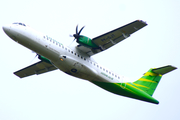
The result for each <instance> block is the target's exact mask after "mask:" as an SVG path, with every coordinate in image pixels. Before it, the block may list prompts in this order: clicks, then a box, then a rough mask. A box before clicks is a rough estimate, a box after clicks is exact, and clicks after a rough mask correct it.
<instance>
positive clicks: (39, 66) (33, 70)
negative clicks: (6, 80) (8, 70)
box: [14, 61, 57, 78]
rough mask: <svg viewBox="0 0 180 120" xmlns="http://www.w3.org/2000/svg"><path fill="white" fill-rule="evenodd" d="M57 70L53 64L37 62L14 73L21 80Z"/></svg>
mask: <svg viewBox="0 0 180 120" xmlns="http://www.w3.org/2000/svg"><path fill="white" fill-rule="evenodd" d="M56 69H57V68H56V67H54V66H53V65H52V64H49V63H47V62H44V61H40V62H37V63H35V64H33V65H30V66H28V67H26V68H23V69H21V70H19V71H16V72H14V74H15V75H17V76H18V77H20V78H24V77H28V76H31V75H34V74H36V75H39V74H42V73H45V72H49V71H53V70H56Z"/></svg>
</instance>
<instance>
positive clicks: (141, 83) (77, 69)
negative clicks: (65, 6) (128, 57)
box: [3, 20, 176, 104]
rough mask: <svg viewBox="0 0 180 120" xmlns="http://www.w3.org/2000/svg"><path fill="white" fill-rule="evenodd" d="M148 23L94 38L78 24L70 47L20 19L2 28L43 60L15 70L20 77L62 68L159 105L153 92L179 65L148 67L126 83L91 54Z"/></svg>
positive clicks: (99, 84)
mask: <svg viewBox="0 0 180 120" xmlns="http://www.w3.org/2000/svg"><path fill="white" fill-rule="evenodd" d="M146 25H147V24H146V22H143V21H141V20H136V21H134V22H131V23H129V24H127V25H124V26H122V27H119V28H117V29H115V30H112V31H110V32H107V33H105V34H103V35H100V36H98V37H95V38H93V39H90V38H88V37H86V36H83V35H80V33H81V31H82V30H83V28H84V27H82V28H81V29H80V30H79V31H78V26H77V27H76V33H75V34H74V35H73V37H74V40H76V42H77V43H78V45H75V46H74V47H72V46H71V48H69V47H67V46H65V45H64V44H62V43H60V42H58V41H56V40H55V39H53V38H52V37H49V36H48V35H45V34H42V33H41V32H38V31H36V30H34V29H32V28H31V27H29V26H28V25H26V24H24V23H21V22H15V23H13V24H10V25H6V26H3V30H4V32H5V33H6V34H7V35H8V36H9V37H10V38H11V39H13V40H14V41H15V42H17V43H19V44H21V45H23V46H25V47H27V48H29V49H30V50H32V51H34V52H36V53H37V56H38V58H39V59H40V61H39V62H37V63H35V64H33V65H30V66H28V67H26V68H24V69H21V70H19V71H17V72H14V74H15V75H17V76H18V77H20V78H24V77H27V76H30V75H34V74H36V75H39V74H42V73H45V72H49V71H53V70H57V69H60V70H62V71H63V72H65V73H67V74H68V75H71V76H74V77H78V78H81V79H84V80H88V81H90V82H91V83H93V84H95V85H97V86H99V87H101V88H103V89H105V90H107V91H110V92H112V93H115V94H117V95H122V96H126V97H130V98H134V99H138V100H142V101H146V102H150V103H154V104H159V102H158V101H157V100H156V99H155V98H153V97H152V95H153V93H154V91H155V89H156V87H157V85H158V83H159V82H160V79H161V77H162V75H164V74H166V73H168V72H170V71H172V70H174V69H176V67H173V66H171V65H167V66H164V67H160V68H153V69H149V70H148V71H147V72H146V73H145V74H144V75H143V76H142V77H141V78H139V79H138V80H135V81H134V82H127V81H124V80H125V79H126V78H125V77H124V76H120V75H118V74H116V73H114V72H112V71H111V70H108V69H106V68H105V67H103V66H101V65H100V64H98V63H97V62H96V61H95V60H94V59H92V57H91V56H93V55H95V54H97V53H100V52H102V51H105V50H106V49H108V48H110V47H112V46H114V45H116V44H117V43H119V42H121V41H123V40H124V39H126V38H128V37H129V36H130V35H131V34H133V33H134V32H136V31H138V30H139V29H141V28H143V27H144V26H146Z"/></svg>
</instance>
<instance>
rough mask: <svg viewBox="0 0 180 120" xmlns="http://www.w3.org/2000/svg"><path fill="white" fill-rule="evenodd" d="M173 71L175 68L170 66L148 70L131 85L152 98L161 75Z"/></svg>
mask: <svg viewBox="0 0 180 120" xmlns="http://www.w3.org/2000/svg"><path fill="white" fill-rule="evenodd" d="M175 69H177V68H176V67H173V66H171V65H167V66H164V67H160V68H155V69H150V70H149V71H148V72H146V73H145V74H144V76H142V77H141V78H140V79H138V80H137V81H135V82H133V84H134V85H136V86H137V87H138V88H140V89H141V90H143V91H144V92H146V93H148V94H149V95H151V96H152V95H153V93H154V91H155V89H156V87H157V85H158V83H159V81H160V79H161V77H162V75H164V74H166V73H168V72H170V71H172V70H175Z"/></svg>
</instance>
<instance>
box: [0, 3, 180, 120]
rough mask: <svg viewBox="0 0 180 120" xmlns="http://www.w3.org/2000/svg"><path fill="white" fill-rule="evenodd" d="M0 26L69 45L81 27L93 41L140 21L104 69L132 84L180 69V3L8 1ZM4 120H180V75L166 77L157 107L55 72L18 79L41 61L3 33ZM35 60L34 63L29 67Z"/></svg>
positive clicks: (0, 118) (100, 57) (0, 11)
mask: <svg viewBox="0 0 180 120" xmlns="http://www.w3.org/2000/svg"><path fill="white" fill-rule="evenodd" d="M0 5H1V6H0V16H1V20H0V26H3V25H6V24H11V23H13V22H17V21H18V22H19V21H20V22H23V23H26V24H28V25H30V26H31V27H33V28H34V29H37V30H39V31H41V32H43V33H45V34H47V35H49V36H51V37H52V38H54V39H56V40H57V41H59V42H61V43H64V44H66V45H69V44H70V43H71V42H72V40H73V38H71V37H69V34H74V33H75V27H76V25H77V24H79V27H81V26H84V25H85V26H86V27H85V29H84V30H83V31H82V33H81V34H83V35H86V36H88V37H90V38H94V37H96V36H98V35H101V34H103V33H105V32H108V31H110V30H113V29H115V28H117V27H120V26H123V25H125V24H127V23H130V22H132V21H134V20H137V19H141V20H144V21H146V22H147V23H148V26H146V27H145V28H143V29H141V30H140V31H138V32H136V33H135V34H133V35H132V36H131V37H130V38H128V39H126V40H125V41H123V42H121V43H119V44H118V45H116V46H114V47H112V48H110V49H108V50H107V51H105V52H102V53H100V54H97V55H95V56H94V59H95V60H96V61H97V62H98V63H100V64H101V65H103V66H105V67H107V68H109V69H111V70H113V71H114V72H116V73H119V74H120V75H124V76H127V77H130V78H134V80H136V79H138V78H139V77H141V76H142V75H143V73H145V72H146V71H147V70H149V68H152V67H161V66H164V65H169V64H170V65H173V66H176V67H178V68H180V57H179V56H180V47H179V46H180V34H179V27H180V22H179V20H180V13H179V11H180V1H179V0H149V1H146V0H136V1H132V0H126V1H124V0H123V1H122V0H91V1H85V0H76V1H75V0H65V1H62V2H61V1H59V0H51V1H44V0H31V1H29V0H28V1H25V0H16V1H15V0H5V1H1V2H0ZM0 37H1V44H0V46H1V47H0V55H1V59H0V61H1V69H0V73H1V78H0V120H41V119H42V120H49V119H54V120H59V119H65V120H72V119H73V120H74V119H78V120H84V119H86V120H92V119H93V120H101V119H103V120H109V119H111V120H119V119H123V120H129V119H133V120H144V119H147V120H152V119H158V120H159V119H173V120H177V119H179V117H180V114H179V111H180V104H179V101H180V97H179V91H180V87H179V84H180V77H179V73H180V70H179V69H177V70H175V71H173V72H170V73H168V74H166V75H164V76H163V78H162V79H161V82H160V84H159V85H158V87H157V89H156V91H155V93H154V95H153V97H154V98H156V99H157V100H159V101H160V104H159V105H154V104H150V103H146V102H142V101H138V100H134V99H131V98H126V97H122V96H118V95H114V94H112V93H110V92H107V91H105V90H103V89H101V88H99V87H97V86H95V85H93V84H91V83H89V82H87V81H84V80H81V79H77V78H74V77H71V76H68V75H66V74H64V73H63V72H61V71H59V70H57V71H54V72H50V73H46V74H43V75H40V76H31V77H28V78H24V79H19V78H18V77H16V76H15V75H13V72H14V71H17V70H19V69H21V68H24V67H26V66H28V65H30V64H33V63H34V62H36V61H37V59H35V60H33V58H34V56H35V53H32V51H31V50H28V49H27V48H25V47H23V46H21V45H19V44H17V43H15V42H14V41H12V40H11V39H10V38H9V37H7V36H6V34H5V33H4V32H3V30H2V29H1V31H0ZM32 60H33V62H31V61H32Z"/></svg>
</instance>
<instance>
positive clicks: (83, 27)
mask: <svg viewBox="0 0 180 120" xmlns="http://www.w3.org/2000/svg"><path fill="white" fill-rule="evenodd" d="M84 27H85V26H83V27H82V28H81V30H80V31H79V33H78V35H80V33H81V31H82V30H83V29H84Z"/></svg>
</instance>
